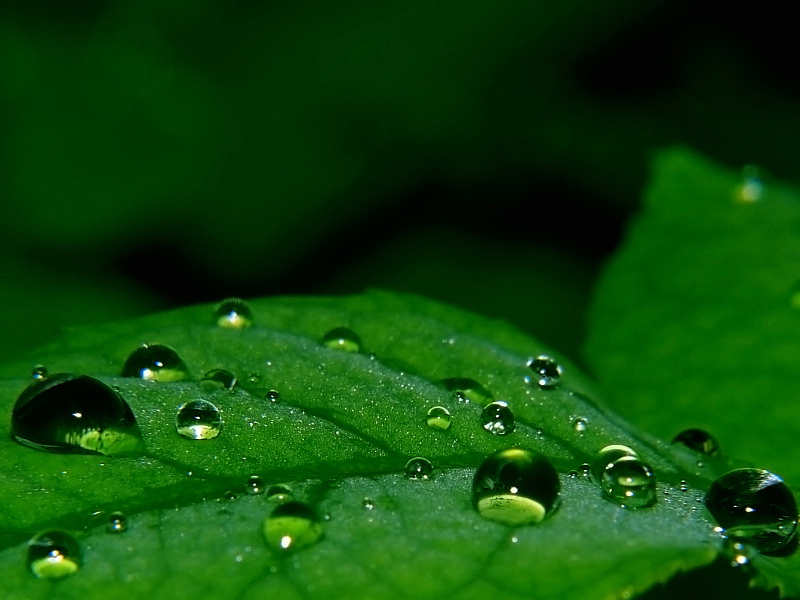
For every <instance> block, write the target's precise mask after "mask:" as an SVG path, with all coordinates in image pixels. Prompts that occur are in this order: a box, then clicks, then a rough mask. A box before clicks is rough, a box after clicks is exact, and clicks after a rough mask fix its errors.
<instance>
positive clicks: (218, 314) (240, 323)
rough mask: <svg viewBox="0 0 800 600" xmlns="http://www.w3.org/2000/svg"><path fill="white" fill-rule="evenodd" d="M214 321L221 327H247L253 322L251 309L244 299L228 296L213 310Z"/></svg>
mask: <svg viewBox="0 0 800 600" xmlns="http://www.w3.org/2000/svg"><path fill="white" fill-rule="evenodd" d="M214 322H215V323H216V324H217V325H219V326H220V327H222V328H223V329H247V328H248V327H250V326H251V325H252V324H253V311H252V309H251V308H250V306H249V305H248V304H247V302H245V301H244V300H242V299H240V298H228V299H227V300H223V301H222V303H221V304H220V305H219V306H217V309H216V310H215V311H214Z"/></svg>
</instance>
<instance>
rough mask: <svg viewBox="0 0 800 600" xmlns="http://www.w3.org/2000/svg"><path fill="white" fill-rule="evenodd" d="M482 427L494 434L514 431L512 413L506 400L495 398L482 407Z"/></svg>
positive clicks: (506, 433) (505, 433)
mask: <svg viewBox="0 0 800 600" xmlns="http://www.w3.org/2000/svg"><path fill="white" fill-rule="evenodd" d="M481 422H482V423H483V428H484V429H485V430H486V431H488V432H489V433H492V434H494V435H508V434H509V433H511V432H512V431H514V427H515V423H514V413H513V412H511V409H510V408H509V407H508V403H507V402H503V401H502V400H497V401H496V402H491V403H490V404H487V405H486V406H485V407H484V408H483V412H482V413H481Z"/></svg>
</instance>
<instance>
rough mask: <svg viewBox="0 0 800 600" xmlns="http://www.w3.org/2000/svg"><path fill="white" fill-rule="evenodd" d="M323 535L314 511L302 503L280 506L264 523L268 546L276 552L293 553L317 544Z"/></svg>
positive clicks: (289, 503)
mask: <svg viewBox="0 0 800 600" xmlns="http://www.w3.org/2000/svg"><path fill="white" fill-rule="evenodd" d="M322 533H323V527H322V523H321V522H320V520H319V518H318V517H317V515H316V513H315V512H314V510H313V509H312V508H311V507H310V506H308V505H307V504H303V503H302V502H286V503H284V504H280V505H278V506H277V507H275V509H274V510H273V511H272V513H271V514H270V515H269V517H267V519H266V520H265V521H264V535H265V536H266V538H267V545H268V546H269V547H270V548H271V549H272V550H274V551H275V552H279V553H283V552H291V551H295V550H300V549H301V548H306V547H308V546H311V545H313V544H315V543H316V542H317V541H318V540H319V539H320V538H321V537H322Z"/></svg>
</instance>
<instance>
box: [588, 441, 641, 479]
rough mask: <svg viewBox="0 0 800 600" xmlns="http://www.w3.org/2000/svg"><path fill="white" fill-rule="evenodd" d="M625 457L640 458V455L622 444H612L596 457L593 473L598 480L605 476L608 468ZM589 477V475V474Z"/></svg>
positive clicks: (593, 463)
mask: <svg viewBox="0 0 800 600" xmlns="http://www.w3.org/2000/svg"><path fill="white" fill-rule="evenodd" d="M623 456H636V457H638V456H639V454H638V453H637V452H636V451H635V450H634V449H633V448H629V447H628V446H623V445H622V444H610V445H608V446H605V447H603V448H602V449H601V450H600V451H599V452H598V453H597V454H596V455H595V457H594V460H593V461H592V465H591V473H592V475H594V476H595V477H597V478H598V479H600V478H601V477H602V475H603V471H605V470H606V468H608V466H609V465H610V464H611V463H613V462H614V461H615V460H617V459H620V458H622V457H623ZM587 475H588V473H587Z"/></svg>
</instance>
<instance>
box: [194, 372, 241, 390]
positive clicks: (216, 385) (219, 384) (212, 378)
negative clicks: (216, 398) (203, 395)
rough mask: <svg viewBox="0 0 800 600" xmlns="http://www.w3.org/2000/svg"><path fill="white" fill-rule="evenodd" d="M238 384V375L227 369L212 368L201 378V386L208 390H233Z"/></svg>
mask: <svg viewBox="0 0 800 600" xmlns="http://www.w3.org/2000/svg"><path fill="white" fill-rule="evenodd" d="M235 385H236V377H235V376H234V374H233V373H231V372H230V371H226V370H225V369H211V370H210V371H207V372H206V373H204V374H203V377H202V378H201V379H200V387H202V388H203V389H204V390H206V391H213V390H221V389H228V390H232V389H233V388H234V386H235Z"/></svg>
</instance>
